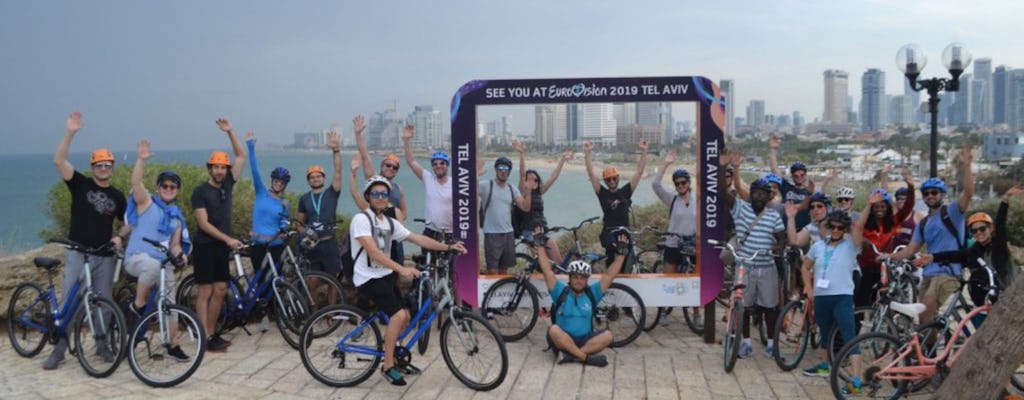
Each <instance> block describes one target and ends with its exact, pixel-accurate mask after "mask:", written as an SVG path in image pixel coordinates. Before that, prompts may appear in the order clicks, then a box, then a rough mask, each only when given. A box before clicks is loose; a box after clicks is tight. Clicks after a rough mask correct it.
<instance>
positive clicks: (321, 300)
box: [290, 271, 345, 312]
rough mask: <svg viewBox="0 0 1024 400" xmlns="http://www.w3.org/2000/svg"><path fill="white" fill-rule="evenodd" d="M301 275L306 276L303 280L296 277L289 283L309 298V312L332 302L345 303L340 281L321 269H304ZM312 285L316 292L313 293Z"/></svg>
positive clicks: (332, 303)
mask: <svg viewBox="0 0 1024 400" xmlns="http://www.w3.org/2000/svg"><path fill="white" fill-rule="evenodd" d="M303 275H305V276H306V280H305V282H301V281H300V280H299V279H298V278H297V277H296V278H295V279H293V280H291V281H290V283H291V285H292V286H294V287H295V288H296V289H300V291H301V292H303V293H306V294H307V295H308V296H306V299H307V300H309V306H310V311H311V312H315V311H317V310H319V309H321V308H324V307H327V306H331V305H334V304H345V292H344V291H343V290H342V288H341V283H340V282H338V280H337V279H335V278H334V277H333V276H331V275H330V274H328V273H326V272H323V271H305V272H304V273H303ZM314 286H316V293H313V287H314ZM331 300H334V301H333V302H332V301H331Z"/></svg>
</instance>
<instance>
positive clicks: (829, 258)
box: [821, 241, 842, 275]
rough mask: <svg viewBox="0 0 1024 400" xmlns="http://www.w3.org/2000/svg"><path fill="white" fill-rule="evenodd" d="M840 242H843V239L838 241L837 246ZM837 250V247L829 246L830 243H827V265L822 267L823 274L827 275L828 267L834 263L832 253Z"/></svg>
mask: <svg viewBox="0 0 1024 400" xmlns="http://www.w3.org/2000/svg"><path fill="white" fill-rule="evenodd" d="M840 244H842V241H840V242H839V243H836V247H839V245H840ZM835 251H836V248H835V247H832V246H829V244H828V243H825V265H823V266H822V267H821V274H822V275H825V274H826V273H827V272H828V267H829V266H830V265H832V253H834V252H835Z"/></svg>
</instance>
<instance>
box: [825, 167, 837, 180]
mask: <svg viewBox="0 0 1024 400" xmlns="http://www.w3.org/2000/svg"><path fill="white" fill-rule="evenodd" d="M837 176H839V170H837V169H835V168H833V169H830V170H828V175H825V179H829V180H831V179H835V177H837Z"/></svg>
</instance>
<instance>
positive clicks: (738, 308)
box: [708, 239, 771, 373]
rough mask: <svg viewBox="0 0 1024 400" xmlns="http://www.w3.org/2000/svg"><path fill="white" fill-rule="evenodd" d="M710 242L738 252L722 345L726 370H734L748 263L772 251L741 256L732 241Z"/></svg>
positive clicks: (738, 349) (741, 322)
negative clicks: (734, 279)
mask: <svg viewBox="0 0 1024 400" xmlns="http://www.w3.org/2000/svg"><path fill="white" fill-rule="evenodd" d="M708 243H710V244H711V245H712V246H715V247H716V248H718V249H721V250H729V251H731V252H732V253H733V254H736V256H735V257H736V281H735V282H734V283H733V285H732V288H731V292H732V296H731V297H730V298H729V304H728V305H727V306H726V312H725V317H726V320H725V338H723V339H722V346H723V347H724V349H725V354H724V358H723V361H724V366H725V372H727V373H728V372H732V369H733V367H735V366H736V359H737V358H738V357H739V353H740V339H742V336H743V335H742V329H741V328H742V327H743V325H742V324H743V318H744V315H743V308H744V306H743V289H745V288H746V287H747V285H746V283H744V278H746V267H745V265H746V263H748V262H750V261H753V260H754V259H755V258H757V256H759V255H761V254H769V255H771V252H770V251H769V250H766V249H761V250H757V251H755V252H754V254H752V255H750V257H746V258H743V257H740V256H739V255H738V254H737V253H736V249H735V248H734V247H733V246H732V244H731V243H722V242H719V241H717V240H714V239H708Z"/></svg>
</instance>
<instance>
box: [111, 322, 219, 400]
mask: <svg viewBox="0 0 1024 400" xmlns="http://www.w3.org/2000/svg"><path fill="white" fill-rule="evenodd" d="M130 338H131V340H130V342H129V345H128V365H130V366H131V367H132V372H133V373H135V376H136V377H137V378H139V380H140V381H142V382H143V383H145V384H147V385H149V386H152V387H162V388H163V387H171V386H175V385H177V384H179V383H181V382H184V381H185V380H186V379H188V378H189V377H190V376H192V374H193V373H195V372H196V369H198V368H199V365H200V364H201V363H202V362H203V356H204V355H205V354H206V332H205V331H203V325H202V324H200V323H199V317H196V314H195V313H194V312H192V310H189V309H187V308H185V307H182V306H180V305H177V304H164V306H163V312H162V313H161V312H158V311H152V312H150V313H149V314H146V315H145V316H143V317H142V318H141V319H140V320H139V323H138V325H135V327H134V329H133V330H132V333H131V336H130ZM172 343H173V344H174V345H172ZM178 349H180V353H179V354H172V353H171V352H172V351H175V352H177V351H176V350H178ZM182 355H184V357H182Z"/></svg>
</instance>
